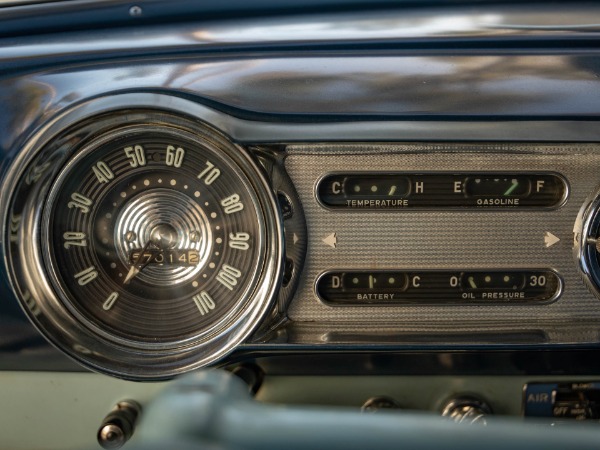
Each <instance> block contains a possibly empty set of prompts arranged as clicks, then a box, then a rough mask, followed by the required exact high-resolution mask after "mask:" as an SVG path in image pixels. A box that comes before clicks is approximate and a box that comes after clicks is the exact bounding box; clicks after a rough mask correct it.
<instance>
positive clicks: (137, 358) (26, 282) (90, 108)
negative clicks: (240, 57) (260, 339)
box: [2, 94, 284, 380]
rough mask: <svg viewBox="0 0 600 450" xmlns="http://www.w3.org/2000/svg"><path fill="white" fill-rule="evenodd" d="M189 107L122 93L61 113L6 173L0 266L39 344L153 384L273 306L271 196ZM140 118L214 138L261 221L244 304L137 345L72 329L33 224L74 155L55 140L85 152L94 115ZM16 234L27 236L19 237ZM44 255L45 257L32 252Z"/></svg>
mask: <svg viewBox="0 0 600 450" xmlns="http://www.w3.org/2000/svg"><path fill="white" fill-rule="evenodd" d="M193 105H195V104H194V103H192V102H189V101H187V100H182V99H179V98H174V97H170V96H162V95H154V94H137V95H134V94H125V95H120V96H119V95H116V96H112V97H110V98H103V99H96V100H92V101H90V102H88V103H85V104H82V105H80V106H79V107H77V108H75V109H73V110H70V111H68V112H66V113H65V114H63V115H61V116H60V117H59V118H58V119H56V120H55V121H54V122H53V123H51V124H50V125H48V126H47V127H46V128H44V129H42V130H41V131H40V132H39V133H37V134H36V135H35V136H34V137H33V138H32V139H31V140H30V141H29V144H28V145H27V146H26V148H25V150H24V153H23V157H22V158H20V161H17V164H16V165H15V166H14V169H13V170H12V171H11V173H10V174H9V178H10V179H12V180H13V183H14V184H13V186H15V187H14V189H13V190H12V191H11V192H10V194H9V195H10V197H9V198H8V200H9V203H8V205H10V206H9V207H7V208H5V209H4V210H5V211H7V213H6V216H5V217H4V221H3V227H4V230H3V238H4V242H5V244H4V245H5V252H4V254H5V258H6V261H5V262H6V264H7V267H8V268H9V271H10V279H11V283H12V285H13V288H14V289H15V291H16V292H17V293H19V295H20V297H21V299H22V301H21V303H22V307H23V309H24V310H25V312H26V313H27V315H28V316H29V318H30V319H31V320H32V322H33V323H34V325H35V326H36V327H37V328H38V329H39V330H40V331H42V333H43V334H44V335H45V336H46V338H47V339H48V340H50V342H51V343H53V344H54V345H55V346H57V347H58V348H59V349H61V350H63V351H64V352H65V353H67V354H68V355H69V356H71V357H73V358H75V359H76V360H77V361H79V362H81V363H83V364H85V365H86V366H88V367H90V368H92V369H94V370H98V371H101V372H104V373H109V374H111V375H114V376H118V377H121V378H127V379H138V380H155V379H165V378H170V377H172V376H174V375H177V374H179V373H182V372H185V371H187V370H191V369H194V368H198V367H203V366H206V365H208V364H211V363H214V362H216V361H218V360H219V359H221V358H222V357H224V356H225V355H226V354H228V353H229V352H231V351H232V350H233V349H234V348H235V347H237V346H238V345H239V344H240V343H242V342H243V341H244V340H245V339H246V338H248V336H249V335H250V334H251V333H252V332H253V331H254V330H255V329H256V328H257V327H258V326H259V325H260V324H261V321H262V319H264V318H265V316H266V315H267V314H268V312H269V311H271V310H272V308H273V306H274V303H275V298H276V296H277V292H278V289H279V288H280V284H281V278H282V272H283V271H282V266H283V259H284V256H283V255H284V235H283V225H282V219H281V217H280V215H279V212H278V207H277V201H276V198H275V195H274V193H273V190H272V188H271V186H270V184H269V181H268V179H267V177H266V176H265V174H264V173H263V170H262V168H261V166H260V165H259V164H258V163H257V162H256V161H255V160H254V159H253V158H252V157H251V156H250V155H249V154H248V153H247V152H246V151H245V150H244V149H243V148H241V147H239V146H237V145H236V144H234V143H232V142H231V141H230V140H229V139H228V138H227V137H226V136H225V135H224V134H223V133H221V132H220V131H218V130H216V129H215V128H213V127H211V126H209V125H207V124H206V123H205V122H203V121H202V118H201V117H197V116H193V115H191V114H190V111H193V110H194V108H193V107H192V106H193ZM182 111H185V112H184V113H182ZM147 113H152V114H156V115H157V117H160V116H161V115H162V118H163V119H165V118H166V117H168V116H170V117H177V118H180V119H181V120H183V121H184V122H185V121H190V122H193V123H195V124H196V126H197V127H200V128H201V129H203V130H205V132H206V133H208V134H210V136H211V137H213V138H214V139H216V140H217V141H218V144H219V148H220V150H221V151H224V152H225V153H226V157H227V158H229V159H230V160H231V161H234V162H235V164H236V165H237V166H239V167H240V168H241V170H242V171H243V173H244V175H245V176H246V177H247V179H248V180H250V182H251V184H252V187H253V190H254V194H253V195H255V196H256V198H257V200H258V203H259V208H260V211H261V212H262V216H261V215H260V214H259V215H258V217H259V218H260V220H261V221H262V222H263V223H261V227H262V230H263V232H262V233H261V234H262V243H261V245H262V250H261V254H262V256H261V258H262V261H261V263H260V264H259V266H261V267H259V271H258V272H257V275H256V276H255V278H256V282H254V283H251V284H250V285H248V288H247V289H246V292H244V296H247V298H245V299H241V302H242V303H243V302H244V301H246V308H245V309H244V310H243V311H242V310H240V311H232V312H231V313H230V314H228V315H227V316H226V317H224V318H221V319H219V321H218V323H217V324H215V325H214V326H213V327H211V328H210V330H206V331H205V332H202V333H199V335H198V336H195V337H194V338H192V339H187V340H184V341H181V342H172V343H168V344H166V345H165V344H156V345H151V344H150V345H148V344H144V345H140V343H139V342H137V343H136V342H127V341H126V340H122V339H114V336H110V335H106V333H102V332H99V331H101V330H98V329H95V328H94V327H93V326H92V327H90V326H89V324H85V325H84V326H82V324H83V323H85V321H84V322H82V321H81V320H80V319H81V317H77V315H76V314H73V312H72V311H67V308H65V305H64V293H61V292H60V290H59V289H56V287H57V286H56V279H54V280H53V279H52V276H51V274H50V273H49V270H48V266H47V263H48V259H47V249H44V246H45V245H47V240H48V235H47V231H46V232H44V231H43V230H44V226H43V224H47V218H48V211H49V210H50V209H49V208H46V209H45V212H44V213H42V208H40V207H39V203H40V202H41V201H43V202H45V201H47V199H48V195H49V193H50V190H51V188H52V186H53V184H54V182H55V181H56V180H57V177H60V176H61V175H60V174H61V173H63V174H64V172H63V171H64V166H65V164H68V163H69V161H71V160H72V158H77V156H76V155H74V154H73V152H72V151H69V149H68V148H67V146H65V145H63V142H64V141H65V140H68V139H76V140H78V141H79V142H80V143H81V142H82V143H83V144H82V145H78V146H77V148H78V150H82V151H85V148H86V146H89V145H91V143H95V142H96V141H97V139H98V138H99V136H102V135H105V134H109V132H110V130H109V129H104V130H102V131H101V132H99V129H98V122H96V124H95V126H90V124H91V122H92V121H94V120H95V118H98V117H115V116H118V115H119V114H125V115H128V116H129V117H134V116H136V114H137V115H140V114H141V115H143V114H147ZM171 125H172V124H171ZM166 126H169V124H167V125H166ZM107 128H108V126H107ZM63 130H67V131H66V132H65V131H63ZM41 167H43V170H41V169H40V168H41ZM36 168H37V169H36ZM36 170H37V171H36ZM32 173H34V174H39V176H38V175H36V176H35V178H36V180H35V182H33V183H29V184H28V183H27V180H28V179H29V181H31V177H28V174H29V175H30V174H32ZM7 181H8V179H7ZM7 186H9V185H8V184H7ZM6 195H7V193H3V194H2V200H3V201H7V198H6ZM50 200H51V199H50ZM50 203H51V201H50ZM14 211H22V213H21V214H20V219H19V221H20V222H19V233H20V236H21V238H20V239H19V245H18V248H16V247H17V246H11V238H13V237H14V236H13V233H14V230H13V231H11V223H12V224H14V216H15V215H14ZM12 228H15V227H14V226H13V227H12ZM24 236H26V237H27V239H23V237H24ZM44 254H46V257H44V256H42V255H44Z"/></svg>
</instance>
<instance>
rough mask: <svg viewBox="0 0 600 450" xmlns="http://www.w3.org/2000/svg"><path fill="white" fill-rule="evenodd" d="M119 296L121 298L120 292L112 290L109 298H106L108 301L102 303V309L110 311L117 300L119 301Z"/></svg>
mask: <svg viewBox="0 0 600 450" xmlns="http://www.w3.org/2000/svg"><path fill="white" fill-rule="evenodd" d="M118 298H119V293H118V292H111V293H110V295H109V296H108V298H107V299H106V301H105V302H104V303H103V304H102V309H103V310H105V311H109V310H110V309H111V308H112V307H113V305H114V304H115V302H116V301H117V299H118Z"/></svg>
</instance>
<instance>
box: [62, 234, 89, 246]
mask: <svg viewBox="0 0 600 450" xmlns="http://www.w3.org/2000/svg"><path fill="white" fill-rule="evenodd" d="M63 238H64V240H65V245H64V247H65V248H66V249H69V248H71V247H72V246H77V247H85V246H87V235H86V234H85V233H81V232H79V231H67V232H65V233H63Z"/></svg>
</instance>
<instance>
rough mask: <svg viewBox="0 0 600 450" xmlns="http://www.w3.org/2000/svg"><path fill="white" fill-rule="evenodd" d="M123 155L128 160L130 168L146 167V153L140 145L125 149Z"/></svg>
mask: <svg viewBox="0 0 600 450" xmlns="http://www.w3.org/2000/svg"><path fill="white" fill-rule="evenodd" d="M125 155H127V157H128V158H129V159H130V161H129V164H130V165H131V167H134V168H135V167H140V166H145V165H146V151H145V150H144V147H142V146H141V145H134V146H131V147H125Z"/></svg>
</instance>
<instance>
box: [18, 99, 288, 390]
mask: <svg viewBox="0 0 600 450" xmlns="http://www.w3.org/2000/svg"><path fill="white" fill-rule="evenodd" d="M49 160H50V161H51V162H48V161H49ZM32 164H33V165H32V166H30V168H29V172H28V173H29V174H31V173H38V172H39V173H42V174H44V176H40V177H39V181H40V183H37V184H38V185H37V186H35V187H34V188H30V189H29V191H28V194H27V199H26V201H25V206H24V207H23V209H22V212H21V213H20V214H18V216H19V227H18V228H19V230H18V231H16V230H15V227H14V223H13V222H12V221H14V216H15V214H13V215H12V217H11V220H12V221H11V222H10V223H9V224H8V225H7V227H6V229H7V230H8V232H9V234H10V236H8V239H7V241H8V242H10V243H11V244H10V245H9V246H8V247H9V248H8V258H9V263H11V264H10V267H11V269H12V275H13V278H16V279H17V282H16V283H15V284H17V287H18V289H19V290H20V292H21V297H22V299H23V301H22V303H23V306H24V309H25V310H26V311H27V312H28V314H29V316H30V318H31V319H32V320H33V322H34V324H36V326H37V327H38V328H39V329H40V330H41V331H42V332H43V333H44V334H45V335H46V337H47V338H48V339H49V340H50V341H51V342H53V343H54V344H56V345H57V346H58V347H59V348H61V349H62V350H64V351H65V352H66V353H67V354H69V355H71V356H73V357H75V358H76V359H78V360H79V361H81V362H83V363H84V364H86V365H88V366H89V367H91V368H94V369H96V370H100V371H103V372H108V373H111V374H113V375H117V376H121V377H125V378H133V379H159V378H168V377H170V376H173V375H176V374H177V373H181V372H183V371H186V370H190V369H193V368H196V367H201V366H204V365H206V364H209V363H211V362H214V361H216V360H217V359H219V358H221V357H222V356H224V355H225V354H226V353H228V352H230V351H231V350H232V349H233V348H234V347H235V346H237V345H238V344H240V343H241V342H242V341H243V340H244V339H245V338H246V337H247V336H248V335H249V334H250V333H251V332H252V331H253V330H254V329H255V328H256V327H257V326H258V325H259V324H260V321H261V319H262V318H263V317H265V315H266V314H267V312H268V311H269V310H270V309H271V307H272V305H273V302H274V298H275V296H276V293H277V289H278V287H279V284H280V281H281V280H280V278H281V273H282V270H281V267H282V260H283V256H282V255H283V232H282V224H281V219H280V217H279V214H278V213H277V206H276V200H275V198H274V195H273V193H272V191H271V188H270V186H269V184H268V182H267V180H266V179H265V177H264V175H263V174H262V172H261V169H260V168H259V166H258V165H257V164H256V163H255V162H254V160H253V159H252V157H251V156H250V155H248V154H247V153H246V152H245V151H244V150H243V149H241V148H239V147H238V146H236V145H234V144H233V143H231V142H230V141H229V140H228V139H227V138H226V137H225V136H223V135H221V134H220V133H219V132H217V131H215V130H213V129H212V128H211V127H209V126H207V125H205V124H203V123H202V122H200V121H198V120H195V119H193V118H188V117H186V116H182V115H175V114H172V113H169V112H165V111H157V110H133V111H132V110H127V111H115V112H112V113H109V114H104V115H101V116H96V117H93V118H91V119H88V120H85V121H83V122H81V123H79V124H77V125H74V126H73V127H71V128H69V129H68V130H66V131H65V132H63V133H61V134H60V135H58V136H55V137H53V139H51V140H50V141H49V142H48V143H47V144H46V145H45V148H44V150H43V151H42V152H41V153H40V157H39V158H38V160H36V161H34V162H33V163H32ZM40 167H44V170H41V169H40ZM36 168H37V169H36ZM34 169H35V170H34ZM36 170H37V172H36ZM25 178H27V177H25ZM36 181H38V180H36ZM22 184H25V185H26V184H27V181H26V180H25V181H24V182H23V183H22ZM35 184H36V183H33V185H35ZM32 189H33V191H34V192H33V194H32V192H31V191H32ZM17 191H18V192H17V193H16V194H15V196H16V197H17V198H15V199H14V202H19V200H20V199H19V198H18V197H19V194H20V191H19V190H17ZM21 191H23V189H21ZM40 205H43V208H40ZM11 224H13V226H12V228H11ZM11 230H12V231H11ZM31 237H33V239H31ZM36 278H39V280H42V281H43V282H41V283H40V282H39V281H37V282H35V281H34V280H35V279H36ZM39 286H41V287H39Z"/></svg>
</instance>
